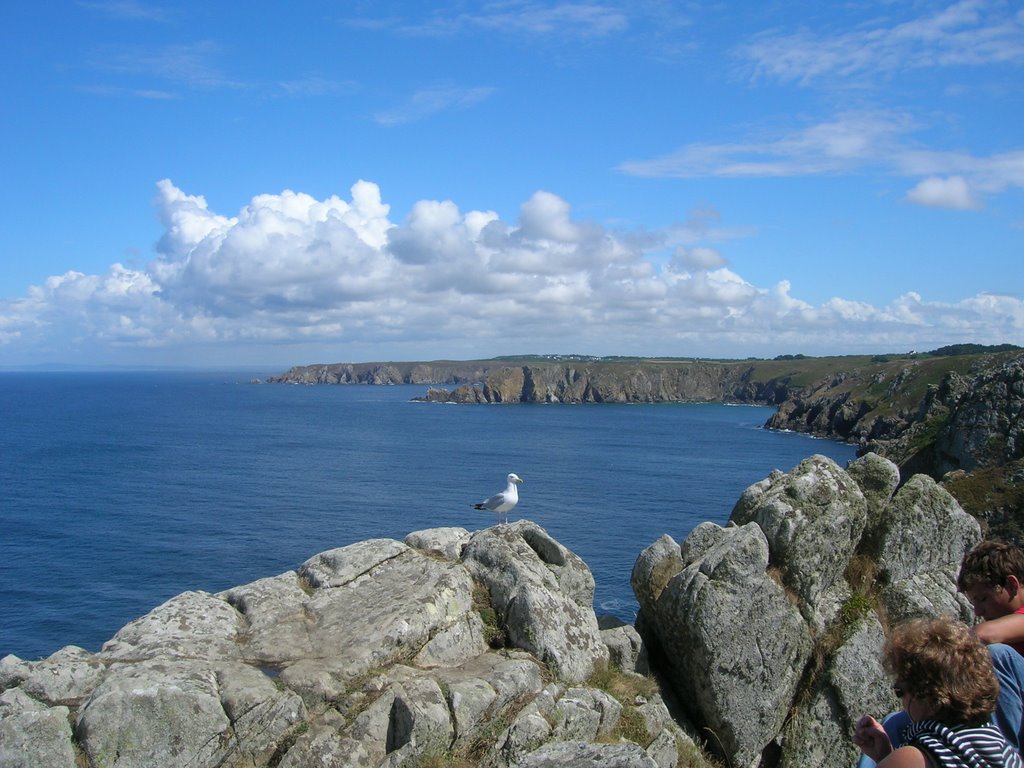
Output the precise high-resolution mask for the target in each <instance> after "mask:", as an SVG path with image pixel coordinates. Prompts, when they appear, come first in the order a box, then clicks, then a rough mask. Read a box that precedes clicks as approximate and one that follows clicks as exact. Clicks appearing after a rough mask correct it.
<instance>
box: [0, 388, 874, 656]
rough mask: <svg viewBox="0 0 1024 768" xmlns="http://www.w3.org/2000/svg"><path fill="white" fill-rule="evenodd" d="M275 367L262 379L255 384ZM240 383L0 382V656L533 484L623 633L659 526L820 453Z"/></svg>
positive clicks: (392, 394) (527, 509) (526, 499)
mask: <svg viewBox="0 0 1024 768" xmlns="http://www.w3.org/2000/svg"><path fill="white" fill-rule="evenodd" d="M264 373H265V372H264ZM249 378H250V376H249V375H244V374H237V373H235V374H194V373H192V374H184V373H171V374H168V373H159V374H157V373H118V374H107V373H93V374H82V373H63V374H53V373H48V374H35V373H31V374H30V373H8V374H0V611H2V618H0V656H3V655H4V654H7V653H15V654H17V655H19V656H21V657H22V658H36V657H40V656H45V655H48V654H50V653H52V652H53V651H55V650H57V649H58V648H60V647H61V646H63V645H68V644H75V645H81V646H83V647H85V648H88V649H90V650H98V649H99V647H100V646H101V645H102V643H103V642H104V641H105V640H107V639H109V638H110V637H111V636H112V635H113V634H114V633H115V632H116V631H117V630H118V629H119V628H120V627H121V626H123V625H124V624H125V623H127V622H128V621H130V620H132V619H134V618H136V617H138V616H140V615H142V614H144V613H146V612H147V611H149V610H150V609H151V608H153V607H155V606H156V605H158V604H159V603H161V602H163V601H164V600H166V599H167V598H169V597H171V596H173V595H175V594H178V593H179V592H182V591H184V590H187V589H201V590H207V591H211V592H214V591H219V590H222V589H226V588H228V587H231V586H235V585H238V584H244V583H246V582H249V581H252V580H255V579H258V578H262V577H264V576H272V575H276V574H278V573H282V572H284V571H286V570H289V569H292V568H295V567H296V566H298V565H299V564H300V563H301V562H302V561H304V560H305V559H306V558H308V557H310V556H311V555H313V554H316V553H317V552H320V551H323V550H325V549H330V548H332V547H338V546H343V545H345V544H350V543H352V542H354V541H360V540H362V539H367V538H374V537H381V536H386V537H394V538H402V537H404V536H405V534H407V533H409V532H410V531H414V530H420V529H423V528H430V527H435V526H449V525H456V526H463V527H465V528H468V529H470V530H476V529H478V528H483V527H486V526H488V525H491V524H492V523H493V522H494V519H493V516H492V515H490V514H487V513H482V512H477V511H475V510H473V509H472V508H471V506H470V504H471V503H472V502H475V501H479V500H481V499H483V498H485V497H487V496H489V495H491V494H492V493H494V492H496V491H498V490H501V488H502V487H503V486H504V477H505V475H506V474H507V473H508V472H516V473H518V474H519V475H520V476H521V477H522V478H523V479H524V481H525V483H524V484H523V485H522V486H521V487H520V494H521V495H520V503H519V507H518V508H517V509H516V510H515V512H514V513H513V518H516V517H527V518H529V519H531V520H534V521H536V522H537V523H538V524H539V525H541V526H543V527H544V528H545V529H547V531H548V532H549V533H551V534H552V535H553V536H554V537H555V538H557V539H558V540H559V541H561V542H562V543H563V544H565V545H566V546H567V547H569V548H570V549H572V550H573V551H575V552H576V553H577V554H579V555H581V556H582V557H583V558H584V559H585V560H586V561H587V563H588V565H589V566H590V568H591V569H592V570H593V572H594V576H595V579H596V580H597V594H596V596H595V607H596V608H597V609H598V612H599V613H602V612H610V613H616V614H617V615H619V616H621V617H622V618H624V619H626V620H632V618H633V616H634V611H635V601H634V598H633V595H632V591H631V590H630V586H629V574H630V570H631V569H632V566H633V563H634V561H635V560H636V556H637V555H638V554H639V552H640V551H641V550H642V549H643V548H644V547H646V546H647V545H649V544H650V543H652V542H653V541H654V540H655V539H657V538H658V537H659V536H660V535H661V534H663V533H668V534H670V535H671V536H673V537H674V538H675V539H677V540H679V541H681V540H682V539H683V538H684V537H685V536H686V534H687V533H688V532H689V531H690V530H691V529H692V528H693V527H694V526H695V525H696V524H698V523H700V522H702V521H704V520H711V521H714V522H716V523H719V524H722V523H724V522H725V520H726V519H727V518H728V516H729V513H730V511H731V510H732V506H733V504H734V503H735V501H736V499H737V498H738V497H739V495H740V493H741V492H742V491H743V489H744V488H746V487H747V486H748V485H750V484H751V483H753V482H756V481H758V480H760V479H761V478H763V477H765V476H766V475H767V474H768V473H769V472H770V471H771V470H772V469H775V468H778V469H782V470H787V471H788V470H789V469H791V468H792V467H793V466H795V465H796V464H797V463H798V462H799V461H800V460H801V459H803V458H805V457H806V456H809V455H810V454H812V453H824V454H826V455H828V456H831V457H832V458H834V459H836V460H837V461H838V462H839V463H840V465H844V464H845V462H846V461H848V460H849V459H851V458H853V456H854V449H853V447H852V446H849V445H842V444H838V443H833V442H829V441H823V440H813V439H811V438H807V437H804V436H800V435H795V434H786V433H773V432H768V431H765V430H763V429H761V428H760V427H761V425H762V424H763V423H764V422H765V421H766V420H767V418H768V416H769V415H770V414H771V409H768V408H753V407H728V406H719V405H667V404H663V405H575V406H573V405H503V406H456V405H441V404H426V403H414V402H410V398H412V397H415V396H418V395H422V394H424V393H425V391H426V388H425V387H419V386H412V387H404V386H398V387H367V386H348V387H346V386H321V387H301V386H285V385H252V384H249V383H248V380H249Z"/></svg>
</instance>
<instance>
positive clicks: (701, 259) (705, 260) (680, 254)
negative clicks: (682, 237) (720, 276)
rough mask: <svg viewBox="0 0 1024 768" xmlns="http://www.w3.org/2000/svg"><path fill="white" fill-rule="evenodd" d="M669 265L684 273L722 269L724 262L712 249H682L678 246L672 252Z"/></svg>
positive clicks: (719, 254) (720, 255)
mask: <svg viewBox="0 0 1024 768" xmlns="http://www.w3.org/2000/svg"><path fill="white" fill-rule="evenodd" d="M670 263H671V264H672V266H673V267H674V268H676V269H681V270H684V271H685V270H690V269H697V270H701V269H705V270H706V269H715V268H717V267H724V266H725V264H726V260H725V257H724V256H722V254H721V253H719V252H718V251H717V250H715V249H714V248H707V247H698V248H684V247H682V246H679V247H678V248H676V249H675V251H674V252H673V254H672V260H671V262H670Z"/></svg>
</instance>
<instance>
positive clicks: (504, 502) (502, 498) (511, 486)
mask: <svg viewBox="0 0 1024 768" xmlns="http://www.w3.org/2000/svg"><path fill="white" fill-rule="evenodd" d="M505 480H507V481H508V485H507V486H505V490H504V491H502V492H501V493H496V494H494V495H493V496H491V498H489V499H487V500H485V501H481V502H480V503H479V504H474V505H473V509H486V510H487V511H489V512H497V513H498V514H499V515H504V516H505V522H506V523H507V522H508V513H509V512H511V511H512V508H513V507H514V506H515V505H516V504H518V503H519V490H518V489H517V488H516V486H517V485H519V484H520V483H521V482H523V481H522V478H520V477H519V475H517V474H516V473H515V472H512V473H511V474H509V476H508V477H506V478H505Z"/></svg>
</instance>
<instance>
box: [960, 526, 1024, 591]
mask: <svg viewBox="0 0 1024 768" xmlns="http://www.w3.org/2000/svg"><path fill="white" fill-rule="evenodd" d="M1009 576H1016V577H1017V578H1018V579H1019V580H1020V581H1021V583H1024V550H1021V548H1020V547H1018V546H1016V545H1014V544H1010V543H1009V542H1007V541H997V540H996V539H988V540H987V541H983V542H981V543H980V544H978V546H976V547H975V548H974V549H972V550H971V551H970V552H968V553H967V556H966V557H965V558H964V562H963V564H962V565H961V566H960V575H959V576H958V577H957V580H956V584H957V586H958V587H959V588H960V591H961V592H966V591H967V590H968V589H972V588H973V587H977V586H985V587H989V588H991V589H995V588H996V587H1002V586H1004V585H1005V584H1006V579H1007V577H1009Z"/></svg>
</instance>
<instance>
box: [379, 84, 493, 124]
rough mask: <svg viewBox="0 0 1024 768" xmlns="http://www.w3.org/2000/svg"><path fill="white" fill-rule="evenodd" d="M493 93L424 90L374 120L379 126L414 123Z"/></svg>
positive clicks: (490, 90)
mask: <svg viewBox="0 0 1024 768" xmlns="http://www.w3.org/2000/svg"><path fill="white" fill-rule="evenodd" d="M492 93H494V89H493V88H488V87H484V86H480V87H476V88H453V87H444V88H425V89H423V90H420V91H417V92H416V93H414V94H413V95H412V96H410V97H409V99H408V101H406V102H405V103H404V104H402V105H400V106H398V107H395V108H394V109H390V110H387V111H385V112H378V113H377V114H376V115H374V120H375V121H376V122H377V123H379V124H380V125H387V126H391V125H403V124H405V123H415V122H418V121H420V120H424V119H426V118H428V117H432V116H433V115H436V114H438V113H439V112H445V111H447V110H449V109H466V108H467V107H471V106H473V105H475V104H477V103H479V102H481V101H483V100H484V99H486V98H487V97H488V96H490V95H491V94H492Z"/></svg>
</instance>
